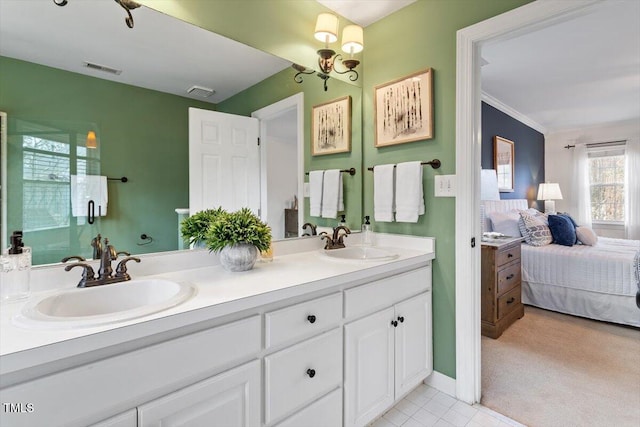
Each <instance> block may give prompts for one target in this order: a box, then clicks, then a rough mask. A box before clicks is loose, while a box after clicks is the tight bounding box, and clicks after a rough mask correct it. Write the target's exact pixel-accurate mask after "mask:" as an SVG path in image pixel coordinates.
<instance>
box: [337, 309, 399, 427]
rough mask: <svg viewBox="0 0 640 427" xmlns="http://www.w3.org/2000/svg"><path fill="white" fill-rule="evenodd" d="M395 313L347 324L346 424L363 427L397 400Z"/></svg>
mask: <svg viewBox="0 0 640 427" xmlns="http://www.w3.org/2000/svg"><path fill="white" fill-rule="evenodd" d="M392 320H394V310H393V307H390V308H388V309H386V310H382V311H379V312H377V313H374V314H372V315H370V316H367V317H365V318H363V319H360V320H357V321H355V322H353V323H349V324H348V325H345V327H344V331H345V368H344V369H345V382H344V396H345V397H344V409H345V417H344V424H345V426H346V427H353V426H364V425H366V424H367V423H368V422H370V421H371V420H373V419H374V418H375V417H377V416H378V415H380V414H381V413H383V412H384V410H385V409H387V408H388V407H389V406H391V405H392V404H393V401H394V394H393V393H394V381H393V376H394V369H393V366H394V362H393V358H394V345H393V335H394V329H396V328H394V327H393V325H391V321H392Z"/></svg>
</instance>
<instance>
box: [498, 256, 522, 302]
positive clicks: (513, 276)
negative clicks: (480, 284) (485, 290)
mask: <svg viewBox="0 0 640 427" xmlns="http://www.w3.org/2000/svg"><path fill="white" fill-rule="evenodd" d="M520 275H521V273H520V263H519V262H516V263H515V264H511V265H509V266H507V267H506V268H503V269H502V270H500V271H498V285H497V289H498V295H502V294H503V293H505V292H506V291H508V290H509V289H511V288H513V287H514V286H516V285H517V284H519V283H520Z"/></svg>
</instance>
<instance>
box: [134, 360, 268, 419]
mask: <svg viewBox="0 0 640 427" xmlns="http://www.w3.org/2000/svg"><path fill="white" fill-rule="evenodd" d="M260 394H261V387H260V362H259V361H258V360H255V361H253V362H250V363H247V364H245V365H242V366H240V367H238V368H235V369H231V370H230V371H227V372H224V373H222V374H219V375H216V376H214V377H212V378H208V379H206V380H204V381H201V382H199V383H197V384H194V385H191V386H189V387H186V388H184V389H182V390H179V391H177V392H175V393H171V394H169V395H167V396H164V397H161V398H160V399H156V400H153V401H151V402H149V403H145V404H143V405H140V406H139V407H138V427H211V426H237V427H253V426H256V427H257V426H260Z"/></svg>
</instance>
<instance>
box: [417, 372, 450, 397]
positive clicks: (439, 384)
mask: <svg viewBox="0 0 640 427" xmlns="http://www.w3.org/2000/svg"><path fill="white" fill-rule="evenodd" d="M424 383H425V384H426V385H428V386H431V387H433V388H435V389H437V390H440V391H441V392H443V393H446V394H448V395H449V396H452V397H456V380H455V379H453V378H451V377H449V376H447V375H445V374H441V373H440V372H438V371H433V373H432V374H431V375H429V376H428V377H427V378H426V379H425V380H424Z"/></svg>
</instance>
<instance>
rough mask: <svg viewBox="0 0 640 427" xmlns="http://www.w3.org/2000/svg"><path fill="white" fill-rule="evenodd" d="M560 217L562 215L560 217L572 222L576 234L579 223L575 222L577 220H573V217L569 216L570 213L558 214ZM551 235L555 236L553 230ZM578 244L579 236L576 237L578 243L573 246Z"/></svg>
mask: <svg viewBox="0 0 640 427" xmlns="http://www.w3.org/2000/svg"><path fill="white" fill-rule="evenodd" d="M558 215H560V216H564V217H566V218H568V219H569V221H571V225H573V230H574V232H575V229H576V227H578V223H577V222H575V220H574V219H573V218H571V215H569V214H568V213H566V212H564V213H558ZM551 234H553V230H552V232H551ZM578 243H579V242H578V236H577V235H576V241H575V242H573V244H574V245H577V244H578Z"/></svg>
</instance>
